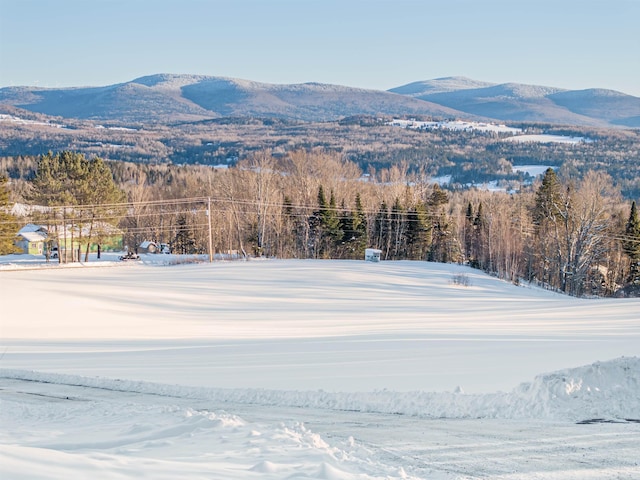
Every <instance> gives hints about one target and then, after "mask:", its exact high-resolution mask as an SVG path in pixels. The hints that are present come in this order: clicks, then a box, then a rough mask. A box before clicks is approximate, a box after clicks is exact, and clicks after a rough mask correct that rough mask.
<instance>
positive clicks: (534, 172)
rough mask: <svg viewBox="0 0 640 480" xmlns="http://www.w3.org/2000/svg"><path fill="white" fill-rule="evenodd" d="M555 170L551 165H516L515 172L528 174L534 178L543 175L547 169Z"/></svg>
mask: <svg viewBox="0 0 640 480" xmlns="http://www.w3.org/2000/svg"><path fill="white" fill-rule="evenodd" d="M549 168H553V167H552V166H551V165H514V166H513V170H514V171H516V172H522V173H527V174H529V175H530V176H532V177H537V176H539V175H542V174H543V173H544V172H546V171H547V169H549Z"/></svg>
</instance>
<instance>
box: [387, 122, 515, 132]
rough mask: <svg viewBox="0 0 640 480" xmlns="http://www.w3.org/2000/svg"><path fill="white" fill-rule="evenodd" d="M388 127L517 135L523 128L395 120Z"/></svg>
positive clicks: (468, 123)
mask: <svg viewBox="0 0 640 480" xmlns="http://www.w3.org/2000/svg"><path fill="white" fill-rule="evenodd" d="M388 125H391V126H394V127H401V128H410V129H416V130H454V131H471V130H477V131H480V132H493V133H508V134H512V135H513V134H517V133H521V132H522V129H521V128H515V127H507V126H506V125H503V124H495V123H483V122H466V121H463V120H452V121H445V122H424V121H418V120H402V119H397V118H395V119H393V120H392V121H391V122H389V123H388Z"/></svg>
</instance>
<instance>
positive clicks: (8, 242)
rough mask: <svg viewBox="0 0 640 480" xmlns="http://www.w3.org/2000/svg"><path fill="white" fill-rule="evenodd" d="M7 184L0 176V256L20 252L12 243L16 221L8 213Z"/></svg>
mask: <svg viewBox="0 0 640 480" xmlns="http://www.w3.org/2000/svg"><path fill="white" fill-rule="evenodd" d="M7 183H8V180H7V177H3V176H0V255H7V254H9V253H18V252H19V251H20V249H19V248H17V247H16V246H15V245H14V243H13V242H14V240H15V238H16V234H17V233H18V220H17V219H16V217H15V216H13V215H11V214H10V213H9V191H8V189H7Z"/></svg>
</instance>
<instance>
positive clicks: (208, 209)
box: [207, 197, 213, 263]
mask: <svg viewBox="0 0 640 480" xmlns="http://www.w3.org/2000/svg"><path fill="white" fill-rule="evenodd" d="M207 222H208V224H209V263H211V262H213V238H212V236H211V197H207Z"/></svg>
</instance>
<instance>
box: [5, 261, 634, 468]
mask: <svg viewBox="0 0 640 480" xmlns="http://www.w3.org/2000/svg"><path fill="white" fill-rule="evenodd" d="M110 260H113V258H109V256H108V255H107V256H106V257H105V258H103V261H102V262H93V263H89V264H87V265H84V266H82V265H80V266H76V267H75V268H61V267H58V266H56V265H50V266H45V268H40V267H41V266H42V265H41V263H42V259H41V258H38V257H4V258H2V259H1V260H0V292H2V293H1V295H2V308H1V317H0V318H1V320H0V339H1V341H0V478H2V479H5V478H7V479H14V478H15V479H22V478H24V479H27V478H28V479H40V478H42V479H54V478H55V479H61V478H104V479H122V478H142V477H146V478H154V479H155V478H159V479H163V478H167V479H169V478H171V479H175V478H181V479H182V478H187V479H191V478H193V479H196V478H197V479H199V478H208V479H211V478H220V479H245V478H256V479H258V478H259V479H282V478H296V479H372V478H376V479H378V478H384V479H388V478H428V479H453V478H509V479H539V478H558V479H560V478H572V479H578V478H580V479H582V478H598V479H600V478H629V479H631V478H640V456H639V455H638V453H637V452H638V451H640V423H639V419H640V358H638V353H639V350H640V301H639V300H637V299H635V300H634V299H615V300H614V299H606V300H603V299H600V300H593V299H592V300H584V299H575V298H569V297H565V296H561V295H558V294H554V293H551V292H547V291H543V290H539V289H536V288H530V287H523V286H520V287H517V286H514V285H511V284H508V283H505V282H502V281H499V280H498V279H495V278H492V277H489V276H486V275H484V274H482V273H481V272H478V271H474V270H470V269H467V268H465V267H461V266H457V265H443V264H433V263H424V262H381V263H377V264H376V263H368V262H364V261H312V260H287V261H284V260H263V261H257V260H253V261H248V262H240V261H237V262H214V263H213V264H207V263H200V264H186V265H171V266H167V265H162V263H171V262H172V261H174V260H175V258H174V257H173V256H165V255H148V256H143V260H142V261H141V262H133V263H125V262H118V261H110ZM90 267H112V268H90ZM32 268H33V269H32ZM460 276H462V278H463V279H464V280H465V282H460V281H456V280H460V278H461V277H460ZM460 283H469V286H466V287H465V286H461V285H460ZM596 419H599V420H597V421H596Z"/></svg>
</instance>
